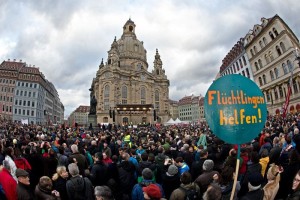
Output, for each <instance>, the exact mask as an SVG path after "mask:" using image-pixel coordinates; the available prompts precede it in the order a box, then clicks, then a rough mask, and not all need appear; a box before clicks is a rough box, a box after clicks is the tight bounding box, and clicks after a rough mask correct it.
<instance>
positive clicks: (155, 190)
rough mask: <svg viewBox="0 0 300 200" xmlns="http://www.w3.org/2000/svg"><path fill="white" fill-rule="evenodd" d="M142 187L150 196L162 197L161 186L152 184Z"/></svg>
mask: <svg viewBox="0 0 300 200" xmlns="http://www.w3.org/2000/svg"><path fill="white" fill-rule="evenodd" d="M142 189H143V192H145V193H146V194H147V195H148V196H149V197H150V198H153V199H160V198H161V197H162V195H161V192H160V189H159V187H158V186H157V185H155V184H150V185H148V186H147V187H143V188H142Z"/></svg>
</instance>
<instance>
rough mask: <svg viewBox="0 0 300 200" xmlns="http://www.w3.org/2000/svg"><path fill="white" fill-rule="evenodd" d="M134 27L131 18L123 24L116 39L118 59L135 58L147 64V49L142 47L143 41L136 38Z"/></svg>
mask: <svg viewBox="0 0 300 200" xmlns="http://www.w3.org/2000/svg"><path fill="white" fill-rule="evenodd" d="M135 27H136V26H135V24H134V22H133V21H132V20H131V19H129V20H128V21H127V22H126V23H125V25H124V26H123V34H122V36H121V38H120V39H119V40H117V41H116V42H117V44H118V53H119V59H120V60H122V59H128V58H131V59H136V60H139V61H142V62H143V63H144V64H145V65H146V66H147V57H146V53H147V51H146V50H145V48H144V44H143V42H142V41H139V40H138V39H137V38H136V35H135ZM112 46H113V45H112Z"/></svg>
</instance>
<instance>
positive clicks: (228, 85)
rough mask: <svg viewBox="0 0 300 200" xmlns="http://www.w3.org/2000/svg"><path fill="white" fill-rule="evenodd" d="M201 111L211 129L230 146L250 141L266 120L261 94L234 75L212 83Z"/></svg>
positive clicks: (246, 80) (265, 109) (242, 78)
mask: <svg viewBox="0 0 300 200" xmlns="http://www.w3.org/2000/svg"><path fill="white" fill-rule="evenodd" d="M204 109H205V118H206V120H207V122H208V125H209V126H210V129H211V130H212V131H213V133H214V134H215V135H216V136H218V137H219V138H220V139H222V140H224V141H225V142H227V143H230V144H244V143H247V142H250V141H251V140H253V139H254V138H255V137H257V135H258V134H259V133H260V131H261V130H262V128H263V127H264V124H265V121H266V119H267V107H266V103H265V98H264V95H263V93H262V92H261V90H260V89H259V87H258V86H257V85H256V83H254V82H253V81H252V80H250V79H248V78H246V77H244V76H241V75H237V74H232V75H226V76H223V77H221V78H219V79H217V80H216V81H214V82H213V84H212V85H211V86H210V87H209V89H208V91H207V93H206V95H205V100H204Z"/></svg>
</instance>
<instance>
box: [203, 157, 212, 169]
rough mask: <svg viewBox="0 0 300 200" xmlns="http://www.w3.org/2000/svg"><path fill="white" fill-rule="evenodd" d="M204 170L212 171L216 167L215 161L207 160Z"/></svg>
mask: <svg viewBox="0 0 300 200" xmlns="http://www.w3.org/2000/svg"><path fill="white" fill-rule="evenodd" d="M202 168H203V170H205V171H210V170H212V169H213V168H214V161H212V160H209V159H208V160H205V161H204V163H203V166H202Z"/></svg>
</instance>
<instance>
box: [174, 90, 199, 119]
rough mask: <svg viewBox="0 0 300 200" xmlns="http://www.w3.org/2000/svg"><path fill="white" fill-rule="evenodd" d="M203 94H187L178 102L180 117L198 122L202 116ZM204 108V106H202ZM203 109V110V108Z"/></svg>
mask: <svg viewBox="0 0 300 200" xmlns="http://www.w3.org/2000/svg"><path fill="white" fill-rule="evenodd" d="M201 98H202V97H201V96H194V95H191V96H185V97H183V98H181V99H180V100H179V102H178V112H179V119H180V120H181V121H189V122H198V121H199V120H200V118H201V108H200V100H201ZM202 109H203V107H202ZM202 111H203V110H202Z"/></svg>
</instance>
